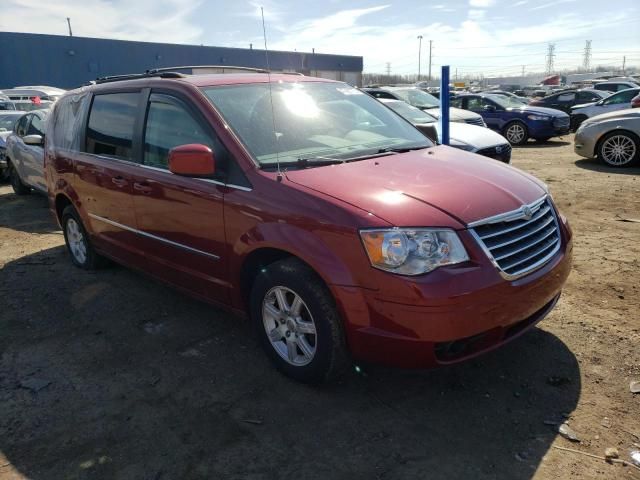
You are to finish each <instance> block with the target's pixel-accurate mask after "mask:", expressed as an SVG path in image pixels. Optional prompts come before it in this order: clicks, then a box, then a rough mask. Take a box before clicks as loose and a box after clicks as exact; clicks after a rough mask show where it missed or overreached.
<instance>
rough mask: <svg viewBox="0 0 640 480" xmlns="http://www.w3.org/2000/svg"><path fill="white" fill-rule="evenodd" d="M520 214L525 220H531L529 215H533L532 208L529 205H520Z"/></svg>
mask: <svg viewBox="0 0 640 480" xmlns="http://www.w3.org/2000/svg"><path fill="white" fill-rule="evenodd" d="M522 216H523V217H524V219H525V220H531V217H533V210H531V207H530V206H529V205H523V206H522Z"/></svg>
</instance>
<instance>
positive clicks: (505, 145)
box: [378, 98, 511, 163]
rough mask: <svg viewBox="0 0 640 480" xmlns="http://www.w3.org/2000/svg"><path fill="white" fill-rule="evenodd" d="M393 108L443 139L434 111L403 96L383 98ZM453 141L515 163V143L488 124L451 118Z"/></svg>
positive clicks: (423, 129)
mask: <svg viewBox="0 0 640 480" xmlns="http://www.w3.org/2000/svg"><path fill="white" fill-rule="evenodd" d="M378 101H380V102H382V103H384V104H385V105H386V106H387V107H389V108H390V109H391V110H393V111H394V112H396V113H397V114H398V115H400V116H401V117H403V118H404V119H405V120H407V121H409V122H410V123H412V124H413V125H414V126H415V127H416V128H417V129H418V130H420V131H421V132H422V133H424V134H425V135H426V136H427V137H429V138H431V140H433V141H435V142H438V143H439V142H440V140H441V132H440V125H439V124H440V122H438V119H437V118H436V117H435V116H433V115H431V112H425V111H423V110H420V109H419V108H416V107H414V106H412V105H409V104H408V103H406V102H403V101H402V100H392V99H389V98H379V99H378ZM449 145H450V146H452V147H454V148H459V149H460V150H465V151H467V152H472V153H477V154H478V155H482V156H484V157H489V158H493V159H494V160H498V161H501V162H503V163H511V144H509V141H508V140H507V139H506V138H504V137H503V136H502V135H500V134H499V133H496V132H494V131H493V130H490V129H488V128H485V127H479V126H477V125H469V124H466V123H461V122H449Z"/></svg>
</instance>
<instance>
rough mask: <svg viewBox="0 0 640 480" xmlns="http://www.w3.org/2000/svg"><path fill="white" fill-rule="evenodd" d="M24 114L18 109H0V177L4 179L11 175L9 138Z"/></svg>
mask: <svg viewBox="0 0 640 480" xmlns="http://www.w3.org/2000/svg"><path fill="white" fill-rule="evenodd" d="M22 115H24V113H23V112H20V111H18V110H0V179H1V180H4V179H6V178H7V177H8V176H9V170H8V169H7V159H6V151H7V138H9V135H11V134H12V133H13V127H15V125H16V122H17V121H18V120H19V119H20V117H22Z"/></svg>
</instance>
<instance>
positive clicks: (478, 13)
mask: <svg viewBox="0 0 640 480" xmlns="http://www.w3.org/2000/svg"><path fill="white" fill-rule="evenodd" d="M485 13H487V11H486V10H469V15H468V16H469V19H470V20H482V19H483V18H484V15H485ZM494 20H495V18H494Z"/></svg>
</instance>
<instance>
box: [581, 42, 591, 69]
mask: <svg viewBox="0 0 640 480" xmlns="http://www.w3.org/2000/svg"><path fill="white" fill-rule="evenodd" d="M582 67H583V68H584V71H585V72H588V71H589V69H590V68H591V40H587V42H586V43H585V45H584V60H583V61H582Z"/></svg>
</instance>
